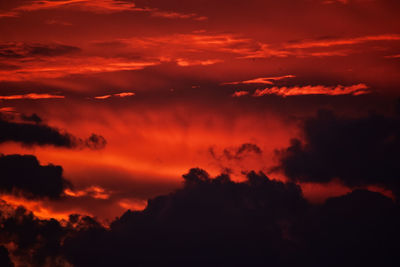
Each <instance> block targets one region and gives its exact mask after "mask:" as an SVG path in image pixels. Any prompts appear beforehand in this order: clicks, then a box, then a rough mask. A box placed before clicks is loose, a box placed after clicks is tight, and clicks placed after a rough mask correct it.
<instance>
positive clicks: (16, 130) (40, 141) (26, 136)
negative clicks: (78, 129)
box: [0, 113, 107, 149]
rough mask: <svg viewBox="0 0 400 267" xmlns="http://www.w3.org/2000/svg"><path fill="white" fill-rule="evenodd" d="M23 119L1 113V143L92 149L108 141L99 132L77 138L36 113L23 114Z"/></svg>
mask: <svg viewBox="0 0 400 267" xmlns="http://www.w3.org/2000/svg"><path fill="white" fill-rule="evenodd" d="M21 119H22V120H23V121H22V122H18V121H15V120H12V117H10V116H6V115H3V114H1V113H0V143H4V142H19V143H22V144H23V145H26V146H33V145H39V146H43V145H53V146H56V147H65V148H84V147H88V148H90V149H103V148H104V147H105V146H106V143H107V142H106V140H105V139H104V137H102V136H100V135H97V134H92V135H91V136H90V137H89V138H87V139H85V140H82V139H81V138H77V137H75V136H73V135H72V134H70V133H68V132H63V131H61V130H59V129H57V128H54V127H51V126H48V125H46V124H43V123H41V122H42V119H41V118H40V117H39V116H37V115H36V114H33V115H31V116H26V115H22V117H21ZM31 122H34V123H31Z"/></svg>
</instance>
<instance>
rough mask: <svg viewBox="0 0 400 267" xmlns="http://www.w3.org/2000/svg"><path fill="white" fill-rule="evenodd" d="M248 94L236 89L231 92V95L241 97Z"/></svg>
mask: <svg viewBox="0 0 400 267" xmlns="http://www.w3.org/2000/svg"><path fill="white" fill-rule="evenodd" d="M248 94H249V92H248V91H236V92H234V93H233V94H232V97H241V96H245V95H248Z"/></svg>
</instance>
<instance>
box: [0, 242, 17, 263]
mask: <svg viewBox="0 0 400 267" xmlns="http://www.w3.org/2000/svg"><path fill="white" fill-rule="evenodd" d="M0 265H1V266H4V267H14V264H13V263H12V261H11V259H10V255H9V253H8V250H7V248H5V247H4V246H0Z"/></svg>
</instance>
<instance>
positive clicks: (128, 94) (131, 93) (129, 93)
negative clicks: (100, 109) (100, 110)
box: [94, 92, 136, 100]
mask: <svg viewBox="0 0 400 267" xmlns="http://www.w3.org/2000/svg"><path fill="white" fill-rule="evenodd" d="M134 95H136V94H135V93H134V92H122V93H118V94H110V95H101V96H95V97H94V98H95V99H100V100H101V99H108V98H111V97H120V98H124V97H128V96H134Z"/></svg>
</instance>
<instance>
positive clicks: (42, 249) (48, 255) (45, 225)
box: [0, 201, 99, 267]
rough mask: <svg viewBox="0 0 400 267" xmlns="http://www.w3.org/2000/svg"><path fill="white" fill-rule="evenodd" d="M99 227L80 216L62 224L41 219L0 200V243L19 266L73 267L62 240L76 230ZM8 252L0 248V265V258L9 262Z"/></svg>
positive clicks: (91, 220) (71, 217)
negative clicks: (64, 253)
mask: <svg viewBox="0 0 400 267" xmlns="http://www.w3.org/2000/svg"><path fill="white" fill-rule="evenodd" d="M98 225H99V224H98V223H97V222H96V221H95V220H94V219H92V218H90V217H85V216H80V215H71V216H70V218H69V220H68V221H64V222H63V223H62V224H61V223H60V222H59V221H57V220H55V219H50V220H41V219H39V218H37V217H35V216H34V215H33V214H32V213H31V212H29V211H27V210H26V209H25V208H23V207H17V208H14V207H11V206H9V205H8V204H7V203H5V202H3V201H0V243H1V244H3V245H4V246H6V247H8V248H9V255H10V258H11V259H12V260H13V261H14V263H15V264H17V266H32V267H41V266H70V265H68V262H67V261H66V259H65V257H63V253H62V241H63V239H64V238H65V237H66V236H67V235H68V234H71V233H72V232H73V231H75V230H83V229H87V228H91V229H96V227H99V226H98ZM6 252H7V251H2V249H1V246H0V263H2V262H1V260H2V258H1V257H3V258H4V262H7V261H6V259H7V258H6V255H7V254H6ZM3 254H4V256H3ZM1 266H7V265H1ZM9 266H13V265H9Z"/></svg>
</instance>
